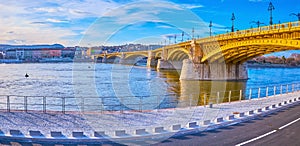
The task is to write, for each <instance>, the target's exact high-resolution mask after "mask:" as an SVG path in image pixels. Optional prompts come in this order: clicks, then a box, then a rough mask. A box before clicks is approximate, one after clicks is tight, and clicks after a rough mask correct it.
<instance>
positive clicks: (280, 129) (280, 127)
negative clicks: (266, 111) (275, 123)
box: [278, 118, 300, 130]
mask: <svg viewBox="0 0 300 146" xmlns="http://www.w3.org/2000/svg"><path fill="white" fill-rule="evenodd" d="M299 120H300V118H298V119H296V120H294V121H292V122H290V123H288V124H285V125H283V126H281V127H279V128H278V129H279V130H281V129H283V128H285V127H287V126H289V125H291V124H294V123H296V122H297V121H299Z"/></svg>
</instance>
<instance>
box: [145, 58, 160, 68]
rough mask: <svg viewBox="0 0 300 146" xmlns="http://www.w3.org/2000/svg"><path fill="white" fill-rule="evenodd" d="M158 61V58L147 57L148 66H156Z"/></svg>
mask: <svg viewBox="0 0 300 146" xmlns="http://www.w3.org/2000/svg"><path fill="white" fill-rule="evenodd" d="M157 63H158V60H156V59H155V58H152V57H148V59H147V67H148V68H151V67H156V66H157Z"/></svg>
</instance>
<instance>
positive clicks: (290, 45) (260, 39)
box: [92, 21, 300, 80]
mask: <svg viewBox="0 0 300 146" xmlns="http://www.w3.org/2000/svg"><path fill="white" fill-rule="evenodd" d="M286 50H300V21H297V22H289V23H283V24H276V25H270V26H264V27H259V28H253V29H247V30H242V31H237V32H231V33H226V34H220V35H216V36H211V37H207V38H200V39H193V40H190V41H186V42H182V43H178V44H173V45H169V46H165V47H163V48H159V49H155V50H149V51H136V52H117V53H109V54H97V55H94V56H92V57H93V58H94V59H102V60H103V62H115V63H123V64H135V63H136V62H137V58H141V57H147V58H148V60H147V66H149V67H150V66H152V67H157V68H158V69H181V77H180V78H181V79H188V80H243V79H247V78H248V75H247V69H246V66H245V64H244V62H246V61H247V60H249V59H252V58H255V57H257V56H261V55H264V54H269V53H272V52H280V51H286Z"/></svg>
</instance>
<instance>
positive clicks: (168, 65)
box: [156, 59, 182, 70]
mask: <svg viewBox="0 0 300 146" xmlns="http://www.w3.org/2000/svg"><path fill="white" fill-rule="evenodd" d="M156 68H157V69H164V70H181V68H182V61H167V60H164V59H159V60H158V63H157V67H156Z"/></svg>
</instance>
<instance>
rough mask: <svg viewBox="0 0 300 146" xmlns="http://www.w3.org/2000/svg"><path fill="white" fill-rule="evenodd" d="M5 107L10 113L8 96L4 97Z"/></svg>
mask: <svg viewBox="0 0 300 146" xmlns="http://www.w3.org/2000/svg"><path fill="white" fill-rule="evenodd" d="M6 106H7V108H6V110H7V111H8V112H10V100H9V96H7V97H6Z"/></svg>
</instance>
